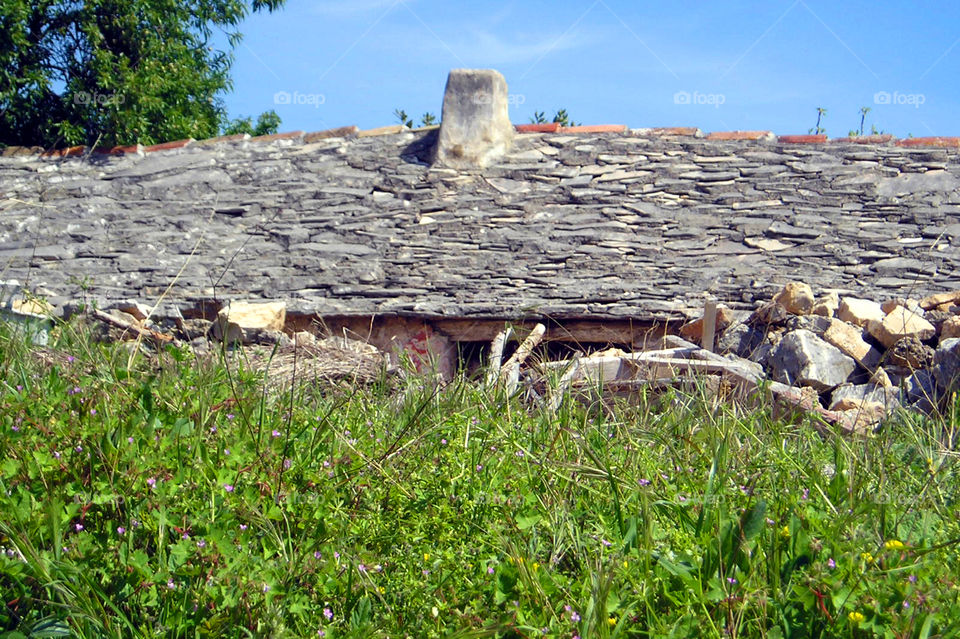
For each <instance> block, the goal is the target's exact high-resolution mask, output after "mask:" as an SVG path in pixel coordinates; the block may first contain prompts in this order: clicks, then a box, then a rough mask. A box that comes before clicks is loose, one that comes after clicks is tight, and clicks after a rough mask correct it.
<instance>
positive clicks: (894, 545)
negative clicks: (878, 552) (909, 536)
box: [883, 539, 904, 550]
mask: <svg viewBox="0 0 960 639" xmlns="http://www.w3.org/2000/svg"><path fill="white" fill-rule="evenodd" d="M883 547H884V548H886V549H887V550H903V548H904V546H903V542H902V541H900V540H898V539H890V540H888V541H887V542H886V543H885V544H883Z"/></svg>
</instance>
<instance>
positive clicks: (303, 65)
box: [225, 0, 960, 137]
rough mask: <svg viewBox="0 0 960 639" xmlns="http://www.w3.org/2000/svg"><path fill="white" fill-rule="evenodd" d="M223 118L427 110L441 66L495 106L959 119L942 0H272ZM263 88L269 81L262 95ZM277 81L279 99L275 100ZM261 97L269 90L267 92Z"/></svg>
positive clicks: (838, 120)
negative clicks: (485, 84)
mask: <svg viewBox="0 0 960 639" xmlns="http://www.w3.org/2000/svg"><path fill="white" fill-rule="evenodd" d="M240 30H241V31H242V32H243V33H244V39H243V42H242V43H241V45H240V46H239V47H238V48H237V50H236V52H235V56H236V61H235V64H234V68H233V76H234V84H235V86H234V91H233V92H232V93H231V94H229V95H227V96H225V98H226V103H227V108H228V110H229V112H230V115H231V117H236V116H239V115H244V116H246V115H256V114H259V113H261V112H263V111H266V110H268V109H275V110H276V111H277V112H278V113H279V114H280V116H281V118H282V119H283V125H282V127H281V129H282V130H294V129H304V130H307V131H313V130H319V129H324V128H330V127H335V126H344V125H350V124H356V125H358V126H360V127H361V128H370V127H375V126H382V125H385V124H392V123H394V122H395V121H396V120H395V118H394V117H393V110H394V109H396V108H403V109H405V110H406V111H407V112H408V113H409V114H411V115H413V116H415V118H417V119H419V117H420V115H422V114H423V113H425V112H428V111H429V112H433V113H435V114H437V115H439V114H440V110H441V105H442V101H443V89H444V84H445V82H446V77H447V72H448V71H449V70H450V69H451V68H457V67H471V68H494V69H497V70H499V71H500V72H501V73H503V74H504V76H505V77H506V79H507V84H508V86H509V89H510V94H511V108H510V113H511V119H512V120H513V121H514V122H515V123H522V122H528V121H529V120H530V118H531V116H532V115H533V113H534V112H535V111H547V112H549V113H551V114H552V112H554V111H556V110H557V109H559V108H566V109H567V111H568V112H569V113H570V114H571V116H572V117H573V119H574V120H576V121H578V122H582V123H585V124H627V125H629V126H631V127H652V126H698V127H700V128H701V129H703V130H704V131H720V130H733V129H743V130H752V129H768V130H772V131H774V132H775V133H778V134H789V133H806V132H807V131H808V129H810V128H811V127H813V126H814V124H815V122H816V116H817V112H816V110H817V107H823V108H825V109H827V113H826V115H825V117H824V119H823V122H822V126H823V127H824V128H825V129H826V131H827V133H828V134H829V135H830V136H833V137H836V136H843V135H846V134H847V133H848V131H850V130H851V129H855V128H858V127H859V125H860V108H861V107H864V106H866V107H870V109H871V111H870V112H869V113H868V114H867V118H866V127H865V128H866V130H867V132H869V130H870V128H871V125H875V126H876V127H877V129H880V130H883V131H885V132H887V133H893V134H894V135H896V136H899V137H906V136H908V135H913V136H915V137H919V136H929V135H960V118H958V114H960V82H958V79H960V73H958V71H960V3H956V2H949V3H948V2H927V3H919V2H907V1H891V2H875V1H874V2H869V1H866V0H862V1H861V0H840V1H839V2H838V1H835V0H834V1H828V0H765V1H762V2H761V1H756V2H748V1H730V2H709V1H707V0H704V1H702V2H684V1H678V2H628V1H625V0H553V1H550V2H547V1H526V2H500V1H496V0H482V1H480V2H469V3H459V2H451V1H450V0H446V1H443V2H441V1H439V0H287V5H286V7H285V8H284V9H283V10H281V11H279V12H277V13H274V14H257V15H254V16H252V17H250V18H249V19H248V20H247V21H246V23H244V24H243V25H242V27H241V29H240ZM278 93H279V94H280V96H278V95H277V94H278ZM285 95H289V96H290V99H289V104H283V103H282V102H284V96H285ZM278 101H279V102H280V103H278Z"/></svg>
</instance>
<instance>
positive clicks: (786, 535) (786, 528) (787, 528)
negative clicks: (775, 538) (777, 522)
mask: <svg viewBox="0 0 960 639" xmlns="http://www.w3.org/2000/svg"><path fill="white" fill-rule="evenodd" d="M780 536H781V537H783V538H784V539H789V538H790V526H784V527H783V528H781V529H780Z"/></svg>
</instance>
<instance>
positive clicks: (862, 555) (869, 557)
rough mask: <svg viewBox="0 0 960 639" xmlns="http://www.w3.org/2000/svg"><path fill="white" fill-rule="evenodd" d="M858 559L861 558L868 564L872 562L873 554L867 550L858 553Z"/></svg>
mask: <svg viewBox="0 0 960 639" xmlns="http://www.w3.org/2000/svg"><path fill="white" fill-rule="evenodd" d="M860 559H863V560H864V561H865V562H866V563H868V564H872V563H873V555H872V554H870V553H868V552H862V553H860Z"/></svg>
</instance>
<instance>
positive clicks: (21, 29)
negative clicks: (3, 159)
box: [0, 0, 285, 147]
mask: <svg viewBox="0 0 960 639" xmlns="http://www.w3.org/2000/svg"><path fill="white" fill-rule="evenodd" d="M284 1H285V0H253V1H252V2H249V3H248V2H246V1H243V0H0V143H3V144H23V145H34V144H36V145H41V146H48V147H49V146H56V145H63V144H98V145H103V146H109V145H114V144H134V143H137V142H139V143H142V144H153V143H157V142H165V141H169V140H176V139H181V138H186V137H194V138H204V137H210V136H213V135H216V134H217V133H218V132H219V131H220V129H221V128H222V127H224V126H226V125H227V118H226V110H225V107H224V104H223V99H222V95H223V93H224V92H226V91H229V90H230V89H231V88H232V83H231V79H230V66H231V64H232V61H233V56H232V53H231V51H232V49H233V48H234V47H236V45H237V44H238V43H239V42H240V38H241V37H242V36H241V34H240V33H239V32H238V31H237V30H236V29H237V27H238V26H239V25H240V23H241V22H242V21H243V20H244V18H246V17H247V16H248V15H249V14H250V13H251V12H258V11H262V10H268V11H274V10H276V9H279V8H280V7H282V6H283V4H284ZM214 30H222V31H224V32H225V33H226V34H227V36H228V43H229V46H228V47H227V48H228V49H229V50H228V51H220V50H217V49H215V48H214V47H213V46H211V40H212V36H213V33H214ZM265 115H266V114H265ZM261 117H263V116H261ZM258 124H259V123H258Z"/></svg>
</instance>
